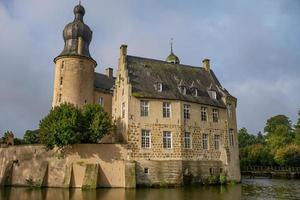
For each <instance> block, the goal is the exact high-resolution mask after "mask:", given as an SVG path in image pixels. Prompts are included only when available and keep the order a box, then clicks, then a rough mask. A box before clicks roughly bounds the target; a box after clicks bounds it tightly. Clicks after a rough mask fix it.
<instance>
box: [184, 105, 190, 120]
mask: <svg viewBox="0 0 300 200" xmlns="http://www.w3.org/2000/svg"><path fill="white" fill-rule="evenodd" d="M190 108H191V105H189V104H183V118H184V119H190V118H191V113H190Z"/></svg>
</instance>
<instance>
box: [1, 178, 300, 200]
mask: <svg viewBox="0 0 300 200" xmlns="http://www.w3.org/2000/svg"><path fill="white" fill-rule="evenodd" d="M7 199H12V200H39V199H41V200H44V199H46V200H52V199H53V200H60V199H68V200H81V199H85V200H86V199H87V200H128V199H130V200H165V199H168V200H181V199H183V200H194V199H195V200H196V199H197V200H199V199H200V200H201V199H203V200H240V199H243V200H254V199H255V200H257V199H264V200H265V199H266V200H268V199H276V200H277V199H280V200H281V199H282V200H286V199H288V200H296V199H297V200H299V199H300V180H285V179H244V180H243V181H242V184H237V185H232V186H197V187H196V186H194V187H183V188H163V189H147V188H141V189H122V188H119V189H118V188H117V189H116V188H115V189H97V190H81V189H70V190H69V189H61V188H47V189H46V188H44V189H29V188H22V187H13V188H0V200H7Z"/></svg>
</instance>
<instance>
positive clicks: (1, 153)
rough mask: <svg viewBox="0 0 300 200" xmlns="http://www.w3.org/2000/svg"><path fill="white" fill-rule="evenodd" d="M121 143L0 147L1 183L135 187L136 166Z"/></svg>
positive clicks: (47, 185) (14, 184)
mask: <svg viewBox="0 0 300 200" xmlns="http://www.w3.org/2000/svg"><path fill="white" fill-rule="evenodd" d="M126 156H127V149H126V148H125V146H124V145H121V144H81V145H73V146H72V147H71V148H68V149H65V150H64V151H59V150H51V151H46V150H45V148H44V147H43V146H42V145H23V146H13V147H8V148H0V185H8V186H10V185H13V186H33V187H41V186H46V187H83V188H96V187H135V181H132V179H133V180H135V171H134V169H135V167H134V165H132V163H131V162H128V161H126Z"/></svg>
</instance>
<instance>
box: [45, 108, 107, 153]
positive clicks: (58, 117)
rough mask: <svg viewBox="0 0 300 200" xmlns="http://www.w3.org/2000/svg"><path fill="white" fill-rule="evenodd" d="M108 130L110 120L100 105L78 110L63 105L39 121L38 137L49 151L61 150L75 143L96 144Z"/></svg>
mask: <svg viewBox="0 0 300 200" xmlns="http://www.w3.org/2000/svg"><path fill="white" fill-rule="evenodd" d="M110 128H111V121H110V118H109V116H108V114H107V113H106V112H105V111H104V110H103V108H102V107H101V106H100V105H85V106H84V107H83V109H82V110H80V109H78V108H77V107H75V106H74V105H72V104H69V103H64V104H61V105H60V106H57V107H55V108H54V109H52V110H51V111H50V113H49V114H48V115H47V116H46V117H45V118H44V119H43V120H41V122H40V129H39V136H40V140H41V142H42V143H43V144H45V145H46V146H47V147H48V148H49V149H52V148H53V147H54V146H58V147H60V148H61V147H64V146H66V145H71V144H76V143H97V142H99V141H100V139H101V138H102V137H103V136H104V135H105V134H107V133H108V132H109V131H110Z"/></svg>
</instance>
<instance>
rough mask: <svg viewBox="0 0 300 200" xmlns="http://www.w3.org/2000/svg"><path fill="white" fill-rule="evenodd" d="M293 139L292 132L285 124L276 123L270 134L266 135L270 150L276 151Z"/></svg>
mask: <svg viewBox="0 0 300 200" xmlns="http://www.w3.org/2000/svg"><path fill="white" fill-rule="evenodd" d="M293 140H294V134H293V132H292V131H291V130H290V129H289V128H288V127H287V126H285V125H278V126H276V129H275V130H274V132H273V133H272V134H268V135H267V146H268V147H269V149H270V150H271V151H273V152H274V151H276V150H277V149H278V148H282V147H284V146H286V145H288V144H290V143H292V142H293Z"/></svg>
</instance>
